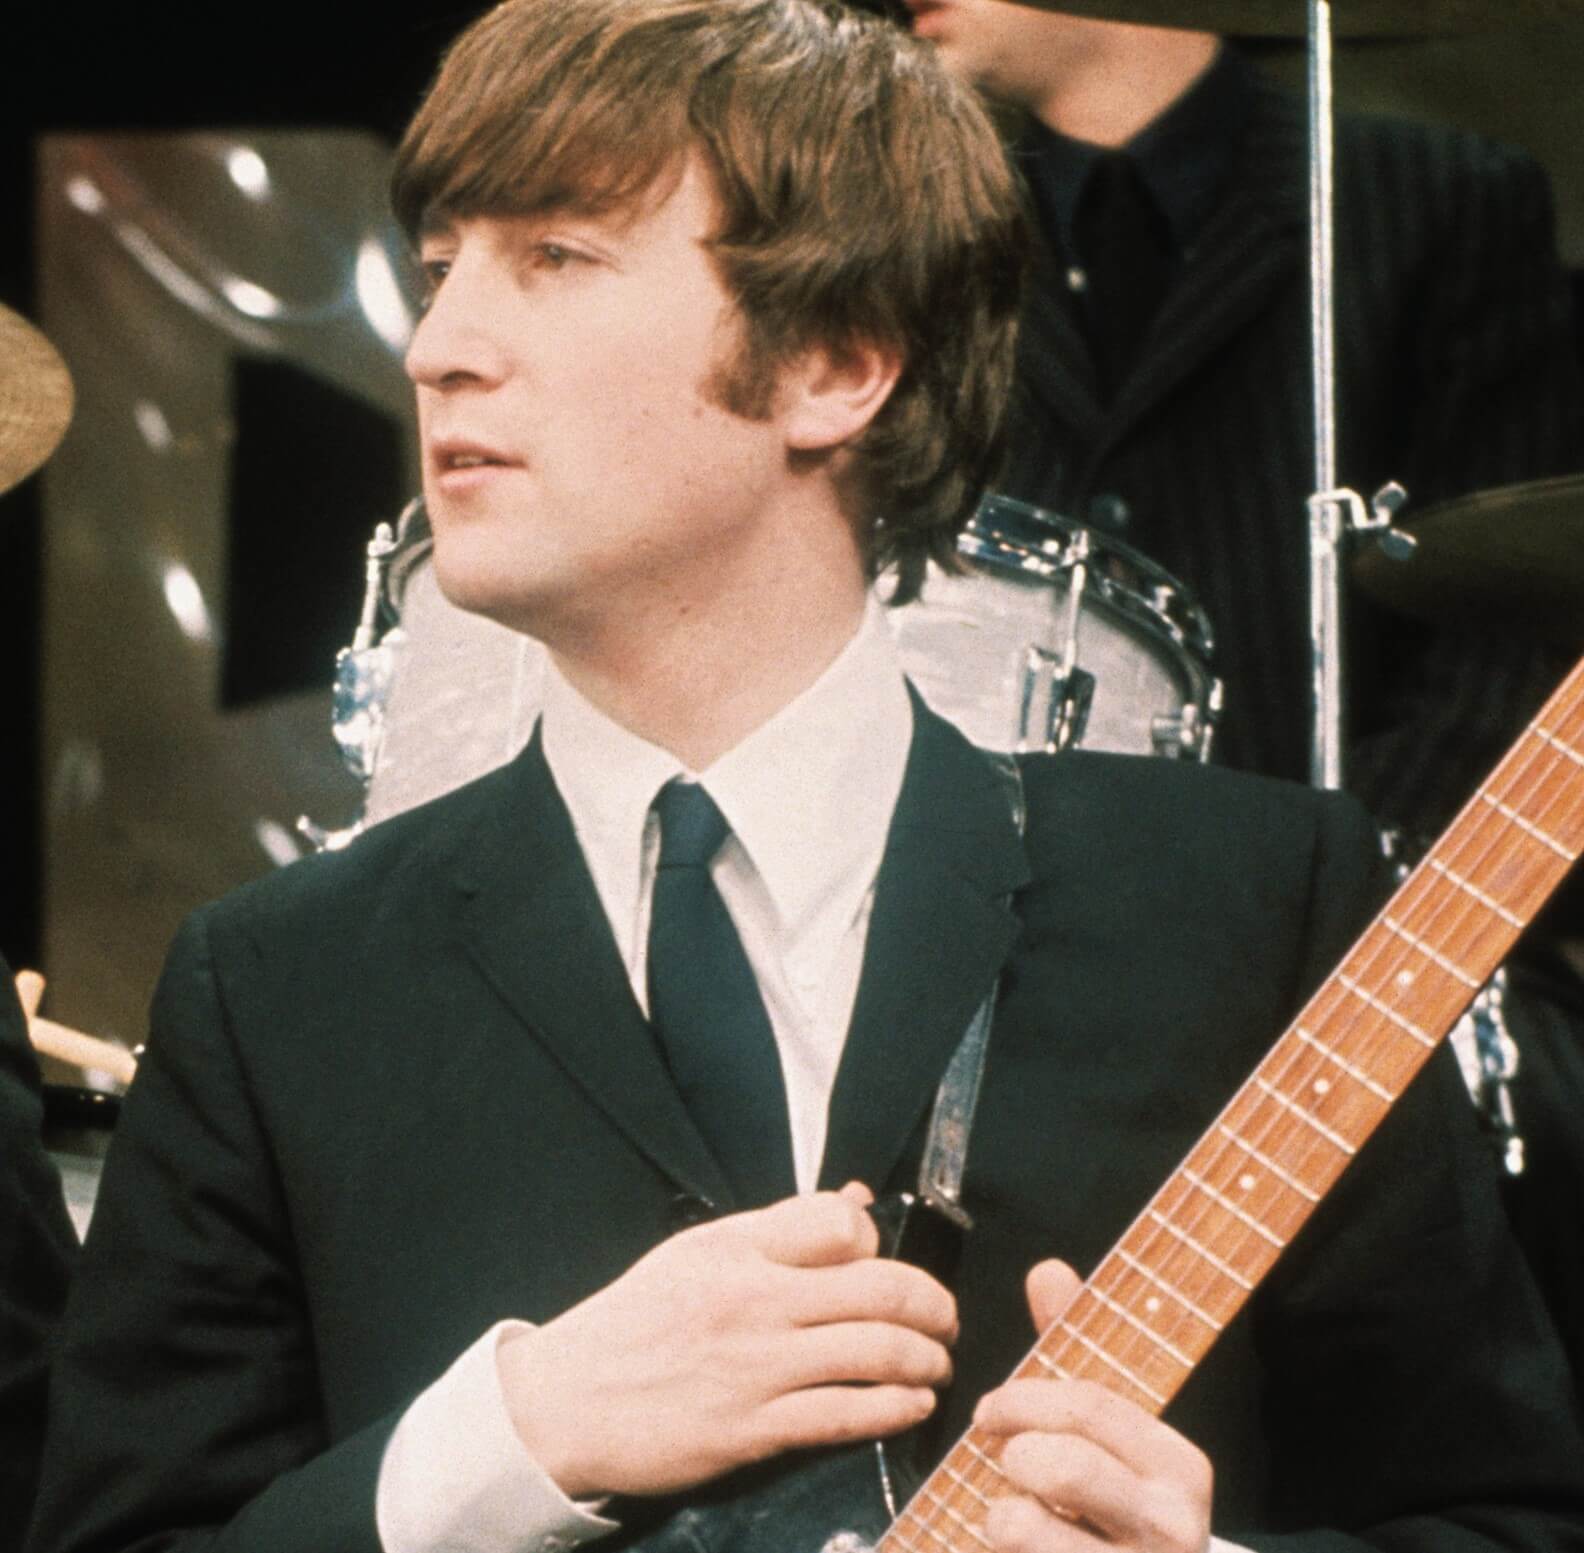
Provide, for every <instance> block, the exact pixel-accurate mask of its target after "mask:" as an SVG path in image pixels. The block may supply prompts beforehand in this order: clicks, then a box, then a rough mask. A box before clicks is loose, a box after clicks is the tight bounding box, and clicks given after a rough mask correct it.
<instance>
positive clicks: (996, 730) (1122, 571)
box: [890, 496, 1221, 760]
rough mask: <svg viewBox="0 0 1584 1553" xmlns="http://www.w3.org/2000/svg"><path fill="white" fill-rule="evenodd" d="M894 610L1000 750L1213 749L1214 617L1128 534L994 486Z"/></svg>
mask: <svg viewBox="0 0 1584 1553" xmlns="http://www.w3.org/2000/svg"><path fill="white" fill-rule="evenodd" d="M957 548H958V551H959V553H960V555H961V557H962V561H963V563H964V566H965V570H964V572H963V573H962V574H961V575H958V576H953V575H951V574H950V573H948V572H945V571H943V570H942V569H941V568H939V567H937V566H933V565H932V566H931V567H930V568H929V571H928V574H927V576H926V578H925V581H924V590H923V593H922V595H921V596H920V598H919V599H918V600H917V601H916V602H915V603H912V604H906V605H903V606H901V607H900V608H898V609H895V610H892V611H891V612H890V618H891V623H892V628H893V629H894V631H895V633H896V637H897V642H898V646H899V648H900V650H901V655H902V663H903V667H904V668H905V669H906V670H907V673H908V675H909V677H910V678H911V679H912V680H913V682H914V684H916V685H917V686H918V689H919V692H920V693H921V694H922V695H923V697H924V699H925V700H926V701H927V702H928V703H929V705H930V706H931V708H933V710H935V711H936V712H938V713H939V714H940V715H941V716H942V717H945V718H946V719H947V720H948V721H950V722H953V723H955V724H956V725H957V726H958V727H959V728H960V729H961V730H962V731H963V732H964V733H965V734H966V735H967V736H968V737H969V738H970V739H972V740H973V741H974V743H976V744H979V745H981V746H983V747H984V748H986V749H994V750H1002V751H1013V750H1018V751H1022V750H1060V749H1066V748H1068V747H1070V746H1083V747H1087V748H1092V749H1102V750H1118V751H1122V752H1124V753H1131V754H1137V755H1168V756H1176V757H1186V758H1189V759H1193V760H1207V759H1208V758H1209V755H1210V741H1211V738H1212V736H1213V733H1214V729H1215V721H1216V717H1217V715H1218V713H1219V711H1220V705H1221V688H1220V683H1219V682H1218V681H1217V680H1216V679H1215V678H1214V676H1213V675H1212V674H1211V673H1210V667H1209V665H1210V655H1211V651H1212V649H1213V646H1214V642H1213V639H1212V635H1211V630H1210V622H1209V620H1208V618H1207V617H1206V616H1205V613H1204V611H1203V610H1202V609H1200V607H1199V606H1198V605H1197V604H1196V603H1195V602H1194V601H1193V599H1192V597H1191V596H1190V595H1189V593H1188V590H1187V589H1186V588H1184V587H1183V585H1182V584H1181V583H1179V582H1178V581H1177V580H1176V578H1174V577H1173V576H1172V575H1171V574H1170V573H1169V572H1167V571H1165V570H1164V569H1163V568H1161V567H1159V566H1157V565H1156V564H1155V563H1154V562H1153V561H1151V560H1149V559H1148V558H1147V557H1146V556H1143V555H1141V554H1140V553H1139V552H1138V551H1137V550H1134V549H1132V548H1130V547H1129V546H1127V545H1124V544H1120V543H1118V542H1117V541H1116V540H1114V539H1109V538H1105V537H1103V536H1101V535H1099V534H1096V533H1094V532H1093V531H1092V530H1090V529H1087V528H1085V527H1083V525H1082V524H1078V523H1074V522H1072V521H1070V520H1069V519H1067V518H1063V517H1060V516H1059V515H1058V514H1056V513H1054V512H1047V511H1044V510H1043V509H1041V508H1039V507H1031V506H1029V505H1028V504H1027V503H1025V502H1019V501H1013V500H1012V499H1011V498H1010V497H1005V496H989V497H986V499H985V501H984V502H983V504H982V505H981V506H980V508H979V511H978V513H977V514H976V515H975V516H974V518H973V520H972V521H971V522H970V523H969V525H968V528H967V530H966V531H965V532H964V534H963V536H962V538H961V539H960V540H959V541H958V545H957Z"/></svg>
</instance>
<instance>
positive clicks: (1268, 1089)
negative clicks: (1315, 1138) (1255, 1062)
mask: <svg viewBox="0 0 1584 1553" xmlns="http://www.w3.org/2000/svg"><path fill="white" fill-rule="evenodd" d="M1254 1082H1255V1083H1256V1084H1257V1085H1258V1086H1259V1087H1260V1088H1261V1089H1262V1090H1264V1091H1265V1093H1266V1094H1267V1095H1269V1096H1270V1097H1271V1099H1272V1100H1274V1101H1275V1102H1276V1103H1277V1105H1280V1106H1285V1107H1286V1108H1287V1110H1289V1111H1291V1112H1292V1113H1293V1115H1294V1116H1296V1117H1297V1118H1298V1119H1299V1121H1302V1122H1307V1123H1308V1124H1309V1125H1310V1126H1311V1127H1312V1128H1313V1129H1314V1130H1315V1131H1316V1132H1317V1133H1319V1134H1320V1136H1321V1137H1322V1138H1324V1139H1325V1140H1326V1142H1327V1143H1329V1144H1330V1145H1331V1146H1332V1147H1333V1148H1338V1149H1341V1150H1342V1152H1343V1153H1344V1154H1346V1155H1347V1156H1348V1158H1349V1159H1351V1158H1352V1157H1353V1156H1354V1155H1355V1154H1357V1153H1358V1150H1357V1149H1356V1148H1354V1147H1353V1145H1352V1144H1351V1143H1349V1142H1348V1141H1347V1139H1346V1138H1344V1137H1343V1136H1342V1135H1341V1134H1340V1133H1335V1132H1332V1130H1331V1129H1330V1128H1329V1127H1327V1126H1326V1124H1325V1123H1324V1122H1323V1121H1321V1120H1320V1118H1319V1117H1318V1116H1315V1115H1313V1114H1312V1113H1311V1112H1309V1111H1307V1110H1305V1109H1304V1107H1303V1106H1301V1105H1299V1104H1298V1102H1297V1101H1296V1100H1290V1099H1288V1097H1287V1096H1286V1095H1284V1094H1283V1093H1282V1092H1281V1091H1280V1090H1279V1089H1277V1088H1276V1087H1275V1086H1274V1085H1272V1084H1267V1083H1266V1082H1265V1080H1264V1079H1262V1078H1261V1077H1260V1076H1259V1075H1258V1074H1255V1076H1254Z"/></svg>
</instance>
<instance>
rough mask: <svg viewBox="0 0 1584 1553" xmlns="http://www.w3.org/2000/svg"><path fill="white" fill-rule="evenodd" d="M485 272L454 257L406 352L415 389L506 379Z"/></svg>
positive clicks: (486, 383) (487, 383)
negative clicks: (487, 291)
mask: <svg viewBox="0 0 1584 1553" xmlns="http://www.w3.org/2000/svg"><path fill="white" fill-rule="evenodd" d="M483 268H484V267H483V266H481V265H479V264H477V263H475V262H471V261H470V260H467V259H464V257H463V256H462V254H458V255H457V257H456V258H455V259H453V260H452V261H451V267H450V271H449V273H448V274H447V275H446V277H445V279H444V280H443V281H442V282H441V284H440V286H439V288H438V289H437V290H436V292H435V294H434V296H433V298H432V299H431V300H430V303H429V306H428V308H427V309H426V310H425V312H424V314H423V316H422V317H421V318H420V319H419V320H418V326H417V328H416V329H414V330H413V336H412V340H411V342H410V343H409V345H408V347H407V356H406V361H405V366H406V370H407V376H408V377H409V378H411V379H412V381H413V382H414V383H415V384H416V385H418V386H419V387H420V388H434V389H441V390H449V389H456V388H461V387H466V386H473V387H493V386H494V385H495V384H497V383H499V382H500V381H501V380H502V379H503V378H504V377H505V375H506V370H507V367H506V356H505V350H504V345H503V342H502V341H501V340H500V339H499V338H498V337H497V333H496V331H495V330H494V329H493V328H492V322H498V320H499V316H500V315H499V309H498V308H496V307H492V306H491V304H490V301H489V298H488V297H487V296H485V294H484V293H485V291H486V290H487V278H486V276H485V275H484V274H482V273H481V270H482V269H483Z"/></svg>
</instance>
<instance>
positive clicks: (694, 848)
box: [654, 778, 731, 868]
mask: <svg viewBox="0 0 1584 1553" xmlns="http://www.w3.org/2000/svg"><path fill="white" fill-rule="evenodd" d="M654 810H655V814H656V816H657V817H658V819H659V821H660V865H659V866H660V867H661V868H707V867H708V866H709V862H710V859H711V858H713V857H714V856H715V854H716V853H717V852H719V851H720V846H721V843H722V842H723V841H724V840H725V839H726V837H727V836H728V835H729V834H730V833H731V826H730V825H728V824H727V823H726V816H725V815H724V814H722V813H721V812H720V810H719V809H717V808H716V807H715V800H714V799H712V798H711V797H710V795H709V794H708V793H706V792H705V791H704V789H703V788H702V787H701V786H700V785H699V784H698V783H697V782H684V781H682V780H681V779H680V778H676V779H674V780H672V781H670V782H667V783H666V785H665V786H664V787H662V788H661V789H660V792H659V794H658V795H657V796H656V798H655V801H654Z"/></svg>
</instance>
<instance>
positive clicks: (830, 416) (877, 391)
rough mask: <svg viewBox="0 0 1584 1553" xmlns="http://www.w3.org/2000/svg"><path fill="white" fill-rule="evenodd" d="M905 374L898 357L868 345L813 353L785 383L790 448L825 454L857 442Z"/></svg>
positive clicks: (798, 362) (795, 366)
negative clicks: (901, 376)
mask: <svg viewBox="0 0 1584 1553" xmlns="http://www.w3.org/2000/svg"><path fill="white" fill-rule="evenodd" d="M901 372H902V357H901V354H900V352H898V351H894V350H892V349H890V348H889V347H887V346H882V345H875V344H872V343H871V342H869V341H867V340H858V341H854V342H851V343H849V344H846V345H842V346H832V345H816V346H812V347H810V349H809V350H807V351H805V352H804V353H803V355H802V356H800V357H798V359H797V360H796V361H795V362H794V363H793V364H792V365H791V366H790V367H788V368H787V369H786V370H785V371H784V372H783V374H782V377H781V382H780V391H781V395H782V398H781V407H782V409H783V411H784V416H783V420H782V425H783V427H784V428H785V432H786V441H787V446H788V447H789V448H791V449H792V450H793V451H794V452H799V453H822V452H827V451H829V450H831V449H833V448H839V447H841V446H843V445H844V444H846V443H849V442H853V441H855V440H856V439H857V438H858V437H859V436H860V435H862V433H863V431H864V430H865V428H866V427H867V426H868V425H869V423H870V421H872V420H873V419H874V418H875V416H876V415H878V414H879V413H880V407H881V406H882V405H883V404H884V403H885V402H886V400H887V398H889V397H890V394H891V390H892V389H893V388H895V387H896V381H897V378H898V377H899V376H900V375H901Z"/></svg>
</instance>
